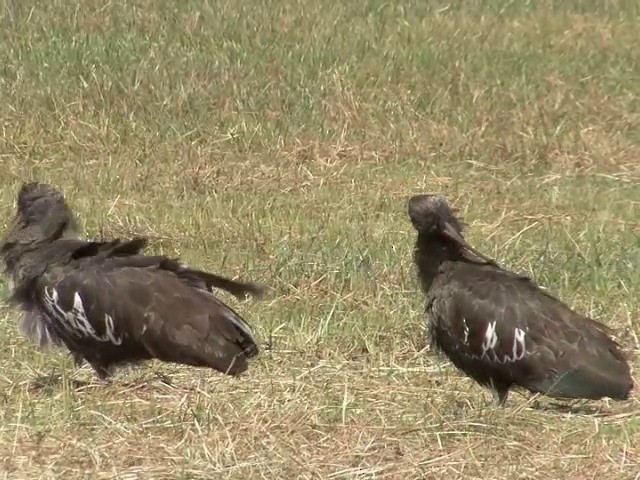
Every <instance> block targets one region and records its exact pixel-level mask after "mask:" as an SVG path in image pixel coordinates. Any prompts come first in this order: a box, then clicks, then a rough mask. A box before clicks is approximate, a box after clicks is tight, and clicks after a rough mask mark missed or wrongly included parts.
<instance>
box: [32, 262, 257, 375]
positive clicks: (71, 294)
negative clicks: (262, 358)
mask: <svg viewBox="0 0 640 480" xmlns="http://www.w3.org/2000/svg"><path fill="white" fill-rule="evenodd" d="M38 297H39V299H40V302H41V304H42V306H43V308H44V309H45V311H47V312H48V314H49V316H50V317H51V318H52V319H54V320H55V322H56V324H57V326H58V327H59V328H62V329H64V331H65V333H66V334H67V335H69V336H71V337H72V338H74V339H76V340H77V342H79V343H85V344H90V345H95V346H96V348H99V345H100V344H102V343H108V344H110V345H114V346H119V347H121V348H123V349H126V348H128V346H135V348H140V346H143V347H144V348H145V349H146V350H147V351H148V352H149V353H150V354H151V355H152V356H154V357H156V358H159V359H161V360H165V361H175V362H179V363H188V364H195V365H208V366H210V367H212V368H216V369H217V370H220V371H223V372H229V373H239V372H241V371H243V370H244V369H246V367H247V359H248V358H250V357H252V356H254V355H255V354H256V353H257V350H258V348H257V346H256V344H255V342H254V340H253V337H252V333H251V329H250V327H249V325H248V324H247V323H246V322H245V321H244V320H243V319H242V318H241V317H240V316H239V315H238V314H237V313H236V312H235V311H233V310H232V309H231V308H229V307H228V306H226V305H225V304H223V303H222V302H221V301H220V300H218V299H217V298H215V297H214V296H213V294H211V293H209V292H206V291H204V290H201V289H196V288H193V287H192V286H191V285H189V284H188V283H186V282H184V281H183V280H181V279H180V278H179V277H178V276H176V275H175V274H173V273H171V272H166V271H163V270H158V269H153V268H138V267H120V268H110V269H106V268H103V266H101V265H99V264H93V263H92V264H91V265H89V266H87V267H86V268H82V267H81V266H80V265H78V264H76V265H74V267H73V268H64V269H63V271H62V272H58V273H57V274H56V275H49V276H44V277H43V278H42V279H41V280H40V282H39V284H38Z"/></svg>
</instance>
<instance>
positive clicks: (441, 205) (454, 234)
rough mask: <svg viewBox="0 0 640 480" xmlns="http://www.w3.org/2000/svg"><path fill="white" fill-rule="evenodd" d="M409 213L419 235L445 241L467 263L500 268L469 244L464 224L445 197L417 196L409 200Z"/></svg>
mask: <svg viewBox="0 0 640 480" xmlns="http://www.w3.org/2000/svg"><path fill="white" fill-rule="evenodd" d="M408 213H409V218H411V223H412V224H413V226H414V227H415V229H416V230H417V231H418V233H419V234H422V235H424V236H426V237H432V238H433V237H437V238H440V239H442V240H444V241H445V242H446V243H447V244H448V245H451V246H453V247H454V248H455V249H456V250H458V251H459V252H460V254H461V255H462V257H463V258H464V259H465V260H467V261H470V262H473V263H483V264H489V265H494V266H498V265H497V263H496V262H495V261H494V260H493V259H491V258H489V257H487V256H486V255H484V254H482V253H480V252H479V251H478V250H476V249H475V248H473V247H472V246H471V245H469V243H467V241H466V240H465V239H464V235H463V226H464V224H463V223H462V222H461V221H460V219H458V218H457V217H456V215H455V214H454V210H452V209H451V207H450V206H449V204H448V203H447V200H446V199H445V198H444V197H442V196H440V195H433V194H423V195H415V196H413V197H411V198H410V199H409V202H408Z"/></svg>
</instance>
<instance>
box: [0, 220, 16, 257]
mask: <svg viewBox="0 0 640 480" xmlns="http://www.w3.org/2000/svg"><path fill="white" fill-rule="evenodd" d="M19 225H20V217H16V218H14V219H13V221H12V222H11V223H10V224H9V225H8V226H7V229H6V230H5V231H4V237H3V238H2V240H1V241H0V251H3V250H5V246H6V245H7V244H8V243H9V241H10V240H11V237H12V234H13V233H14V232H15V231H16V230H17V229H18V227H19Z"/></svg>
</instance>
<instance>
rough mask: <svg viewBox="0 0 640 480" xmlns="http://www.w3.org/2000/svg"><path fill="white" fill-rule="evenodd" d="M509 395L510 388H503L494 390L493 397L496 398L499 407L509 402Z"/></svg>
mask: <svg viewBox="0 0 640 480" xmlns="http://www.w3.org/2000/svg"><path fill="white" fill-rule="evenodd" d="M508 396H509V389H508V388H501V389H500V390H494V393H493V397H494V398H495V399H496V402H497V403H498V406H499V407H504V406H505V404H506V403H507V397H508Z"/></svg>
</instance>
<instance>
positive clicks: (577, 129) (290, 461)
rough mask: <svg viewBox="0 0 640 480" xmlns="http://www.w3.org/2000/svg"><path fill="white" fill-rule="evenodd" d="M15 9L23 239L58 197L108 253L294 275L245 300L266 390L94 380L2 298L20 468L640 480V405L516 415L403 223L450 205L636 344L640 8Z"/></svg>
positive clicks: (5, 91)
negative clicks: (469, 351)
mask: <svg viewBox="0 0 640 480" xmlns="http://www.w3.org/2000/svg"><path fill="white" fill-rule="evenodd" d="M0 5H1V15H2V17H1V19H0V22H1V25H2V29H1V30H0V32H1V33H0V38H1V42H0V92H1V94H2V101H1V102H0V115H1V121H2V125H1V129H2V130H1V135H0V155H1V156H0V183H1V185H2V189H1V191H0V215H2V219H3V220H2V223H3V224H6V223H8V221H9V219H10V216H11V215H13V211H14V201H15V195H16V192H17V189H18V187H19V185H20V183H21V182H22V181H24V180H30V179H37V180H41V181H47V182H52V183H54V184H56V185H58V186H59V187H61V188H62V189H63V190H64V191H65V193H66V195H67V196H68V199H69V202H70V203H71V205H72V206H73V208H74V209H75V210H76V211H77V212H78V215H79V216H80V217H81V220H82V223H83V227H84V233H85V234H86V235H87V236H89V237H94V238H95V237H102V236H105V237H114V236H131V235H134V234H144V235H148V236H149V237H150V238H151V239H152V243H151V250H153V251H158V252H163V253H165V254H168V255H171V256H179V257H180V258H181V259H183V260H184V261H186V262H188V263H190V264H193V265H197V266H200V267H203V268H207V269H211V270H213V271H216V272H220V273H223V274H226V275H229V276H233V277H241V278H245V279H251V280H254V281H257V282H260V283H263V284H266V285H269V286H271V287H272V288H273V289H274V293H273V294H272V295H271V296H270V297H269V298H267V299H266V300H263V301H259V302H257V301H247V302H243V303H241V304H239V303H238V302H236V301H234V300H233V299H230V297H228V296H224V298H225V299H226V300H229V302H230V303H231V305H233V306H234V307H236V308H237V309H238V310H239V311H240V312H241V313H242V314H243V315H245V316H246V318H247V320H249V322H250V323H252V325H253V326H254V328H255V330H256V335H257V337H258V338H259V341H260V345H261V346H262V354H261V356H260V357H259V359H258V360H257V361H256V362H255V363H254V364H253V368H252V369H250V371H249V372H248V373H247V374H246V375H244V376H243V377H241V378H238V379H233V378H227V377H223V376H222V375H219V374H216V373H213V372H210V371H205V370H200V369H194V368H187V367H180V366H175V365H166V364H164V365H163V364H159V363H151V364H149V365H148V366H146V367H143V368H138V369H135V370H125V371H122V372H120V374H119V375H118V376H117V377H115V380H114V382H113V384H112V385H110V386H106V387H105V386H100V385H98V384H92V385H91V386H90V387H88V388H83V389H75V388H73V384H74V383H73V382H74V380H84V381H87V380H91V379H93V378H94V377H93V373H92V372H91V371H90V370H89V369H88V367H84V368H82V369H79V370H74V368H73V367H72V364H71V361H70V359H69V358H68V356H67V355H65V354H63V353H61V352H40V351H39V350H38V349H37V348H36V346H34V345H33V344H31V343H30V342H29V341H27V340H26V339H24V338H22V337H21V336H20V335H19V334H18V330H17V321H18V312H16V311H15V310H13V309H11V308H9V307H8V306H5V305H4V304H3V305H2V307H1V310H0V340H1V342H0V343H1V347H0V392H1V395H0V420H1V421H0V473H1V475H0V478H7V479H30V480H31V479H38V478H61V479H65V480H71V479H81V478H86V479H106V478H119V479H127V480H132V479H147V478H153V479H165V478H178V479H204V478H207V479H211V478H215V479H218V478H233V479H235V478H238V479H240V478H251V479H253V478H283V479H293V478H309V479H311V478H323V479H325V478H326V479H353V478H366V479H374V478H389V479H402V480H404V479H413V478H447V479H458V478H460V479H463V478H464V479H469V480H470V479H501V478H508V479H561V478H570V479H587V478H598V479H603V478H607V479H608V478H616V479H634V478H635V479H638V478H640V416H639V415H640V404H639V402H638V399H636V398H634V399H632V400H630V401H628V402H624V403H615V402H607V401H601V402H590V403H586V402H580V403H577V404H575V403H572V404H568V403H563V402H557V401H553V400H548V399H541V398H538V399H530V398H529V396H525V395H518V394H515V395H512V397H511V398H510V401H509V403H508V404H507V407H506V408H504V409H497V408H495V407H494V406H493V404H492V403H491V396H490V395H489V393H488V392H487V391H485V390H483V389H482V388H480V387H478V386H476V385H475V384H473V383H472V382H471V381H470V380H468V379H467V378H464V377H463V376H462V375H460V374H458V373H457V372H456V371H455V370H454V369H453V368H452V367H451V365H450V364H449V363H448V362H446V361H443V360H442V359H439V358H437V357H435V356H434V355H433V354H432V352H430V351H429V348H428V347H426V346H425V338H424V335H423V332H424V322H425V318H424V313H423V309H424V306H423V297H422V294H421V293H420V292H419V290H418V284H417V281H416V279H415V270H414V269H413V266H412V262H411V251H412V248H413V242H414V240H415V232H414V230H413V228H412V227H411V224H410V223H409V221H408V217H407V214H406V200H407V199H408V197H409V196H410V195H412V194H415V193H419V192H439V193H442V194H445V195H447V197H448V198H449V199H450V201H451V202H452V203H454V205H455V206H456V207H458V208H459V209H460V211H461V213H462V214H463V215H464V217H465V220H466V221H467V223H468V224H469V233H468V238H469V240H470V241H471V242H472V243H473V244H474V245H476V246H477V247H478V248H480V249H481V250H482V251H484V252H485V253H487V254H490V255H492V256H495V257H497V258H498V259H499V260H500V261H501V262H503V263H504V264H505V265H507V266H509V267H510V268H513V269H515V270H520V271H527V272H530V273H531V274H532V275H533V276H534V278H535V279H536V280H537V281H538V282H539V283H542V284H543V285H545V286H547V287H548V288H549V290H550V291H552V292H553V293H555V294H557V295H559V296H560V297H561V298H562V299H564V300H565V301H567V302H568V303H569V304H570V305H572V306H573V307H574V308H575V309H576V310H578V311H579V312H581V313H586V314H589V315H591V316H593V317H595V318H598V319H601V320H602V321H603V322H605V323H606V324H608V325H610V326H611V327H613V328H614V329H615V330H616V332H617V334H618V338H619V340H620V342H621V343H622V344H623V346H624V347H625V348H626V349H627V350H628V351H629V352H630V353H631V354H632V355H634V354H636V353H638V351H639V350H640V343H639V342H638V338H637V336H638V335H640V326H639V325H638V318H639V313H640V273H639V272H640V268H638V267H639V266H640V240H639V236H640V65H639V63H638V62H639V57H638V25H639V23H638V22H639V21H640V15H639V10H640V5H639V4H638V2H636V1H615V0H611V1H606V2H604V1H600V0H584V1H578V0H563V1H559V0H558V1H542V0H541V1H539V2H525V1H521V2H517V1H504V0H495V1H494V0H492V1H489V0H486V1H472V0H470V1H468V2H462V1H457V0H450V1H448V2H445V1H434V2H425V1H417V0H416V1H409V0H402V1H398V2H385V1H382V0H365V1H362V2H337V1H329V0H319V1H318V0H297V1H291V2H284V1H266V2H257V1H253V2H251V1H248V0H236V1H233V2H224V1H213V2H195V1H187V0H184V1H182V2H169V1H150V0H139V1H129V2H123V1H111V2H98V1H94V0H83V1H82V2H79V1H78V2H65V1H62V0H52V1H50V2H35V1H33V0H25V1H22V2H18V1H17V0H14V1H11V0H3V1H2V2H1V4H0ZM3 282H4V280H3ZM2 294H3V297H6V294H7V286H6V285H5V284H4V283H3V284H2ZM633 362H634V365H635V366H636V368H637V367H638V366H640V365H639V363H638V360H637V359H635V358H634V359H633ZM50 374H59V375H61V381H60V382H59V383H53V384H50V385H41V384H39V382H38V378H40V377H42V376H46V375H50ZM156 374H162V375H164V376H166V377H167V378H168V379H170V384H167V383H164V382H163V381H162V380H161V378H162V375H156Z"/></svg>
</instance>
